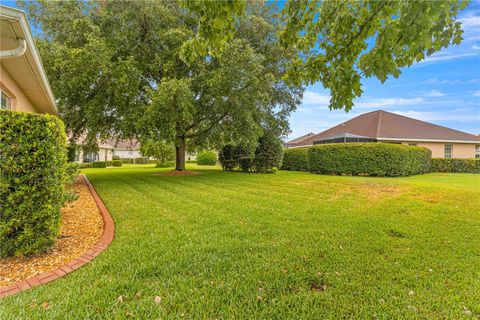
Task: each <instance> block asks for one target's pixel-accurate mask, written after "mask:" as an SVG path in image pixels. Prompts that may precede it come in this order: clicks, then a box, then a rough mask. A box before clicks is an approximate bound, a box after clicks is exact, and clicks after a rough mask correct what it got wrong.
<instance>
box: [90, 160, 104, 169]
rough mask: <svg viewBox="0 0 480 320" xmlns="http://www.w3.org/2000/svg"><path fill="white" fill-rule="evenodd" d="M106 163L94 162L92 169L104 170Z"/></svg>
mask: <svg viewBox="0 0 480 320" xmlns="http://www.w3.org/2000/svg"><path fill="white" fill-rule="evenodd" d="M106 167H107V161H94V162H92V168H106Z"/></svg>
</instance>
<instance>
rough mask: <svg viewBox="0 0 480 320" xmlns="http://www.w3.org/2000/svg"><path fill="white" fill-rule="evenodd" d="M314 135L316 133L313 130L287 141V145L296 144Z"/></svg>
mask: <svg viewBox="0 0 480 320" xmlns="http://www.w3.org/2000/svg"><path fill="white" fill-rule="evenodd" d="M314 135H315V133H313V132H310V133H307V134H305V135H303V136H301V137H298V138H296V139H293V140H290V141H287V142H286V143H285V145H287V146H295V145H297V144H299V143H301V142H302V141H303V140H305V139H308V138H310V137H313V136H314Z"/></svg>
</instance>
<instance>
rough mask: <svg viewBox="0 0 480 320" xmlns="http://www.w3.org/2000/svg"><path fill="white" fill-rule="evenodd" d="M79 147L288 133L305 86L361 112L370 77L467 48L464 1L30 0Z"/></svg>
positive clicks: (205, 142)
mask: <svg viewBox="0 0 480 320" xmlns="http://www.w3.org/2000/svg"><path fill="white" fill-rule="evenodd" d="M19 5H20V6H21V7H23V8H24V9H26V11H27V13H28V15H29V17H30V18H31V19H33V22H34V23H35V24H36V25H37V26H38V27H39V28H41V30H42V32H41V33H40V34H39V37H38V39H37V45H38V48H39V51H40V53H41V55H42V58H43V60H44V64H45V68H46V70H47V74H48V76H49V79H50V81H51V84H52V88H53V91H54V94H55V96H56V98H57V100H58V105H59V109H60V112H61V116H62V118H63V119H64V121H65V122H66V125H67V128H68V129H69V130H70V133H71V136H72V139H75V138H76V137H78V136H79V135H82V134H86V135H87V137H88V139H87V143H89V142H95V141H96V140H97V139H98V138H100V139H101V138H110V137H112V136H113V137H118V138H123V139H128V138H139V139H140V140H142V139H156V140H159V141H164V142H165V143H173V144H175V146H176V148H177V169H183V168H184V162H185V161H184V160H185V159H184V157H185V149H186V148H187V147H198V148H205V147H218V146H220V145H223V144H226V143H229V142H232V141H235V143H240V144H242V145H255V144H257V143H258V138H259V137H260V136H262V134H263V133H264V132H265V131H271V132H272V133H273V134H274V135H276V136H281V135H284V134H286V133H287V132H288V131H289V126H288V117H289V115H290V113H291V112H292V111H294V110H295V108H296V107H297V106H298V104H299V103H300V101H301V97H302V92H303V86H304V85H308V84H312V83H314V82H321V83H322V84H323V86H324V87H325V88H327V89H328V90H329V91H330V94H331V100H330V108H332V109H345V110H346V111H348V110H350V109H351V108H352V106H353V100H354V99H355V98H356V97H359V96H360V95H361V94H362V89H361V78H362V77H376V78H378V79H379V80H380V81H382V82H383V81H385V80H386V79H387V78H388V77H390V76H393V77H398V76H399V75H400V73H401V69H402V68H403V67H408V66H410V65H412V64H413V63H415V62H418V61H421V60H423V59H425V58H426V57H427V56H429V55H431V54H433V53H434V52H437V51H439V50H441V49H442V48H446V47H448V46H450V45H452V44H458V43H460V41H461V40H462V30H461V24H460V22H458V21H457V17H458V14H459V12H460V10H462V9H464V8H465V7H466V5H467V2H465V1H457V0H455V1H454V0H451V1H442V2H433V1H389V0H378V1H348V0H345V1H333V0H331V1H330V0H327V1H313V0H310V1H309V0H298V1H287V2H285V3H284V4H283V7H279V6H278V5H276V4H275V3H273V4H267V3H264V2H255V1H251V2H244V1H242V0H230V1H197V0H182V1H181V2H174V1H161V0H150V1H88V2H87V1H83V0H75V1H61V2H50V1H46V0H40V1H32V2H20V3H19Z"/></svg>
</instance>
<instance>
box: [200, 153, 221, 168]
mask: <svg viewBox="0 0 480 320" xmlns="http://www.w3.org/2000/svg"><path fill="white" fill-rule="evenodd" d="M197 164H198V165H201V166H214V165H216V164H217V154H216V153H215V151H212V150H203V151H200V152H199V153H198V155H197Z"/></svg>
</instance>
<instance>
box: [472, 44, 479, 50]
mask: <svg viewBox="0 0 480 320" xmlns="http://www.w3.org/2000/svg"><path fill="white" fill-rule="evenodd" d="M472 49H473V50H480V46H477V45H476V44H474V45H473V46H472Z"/></svg>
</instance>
